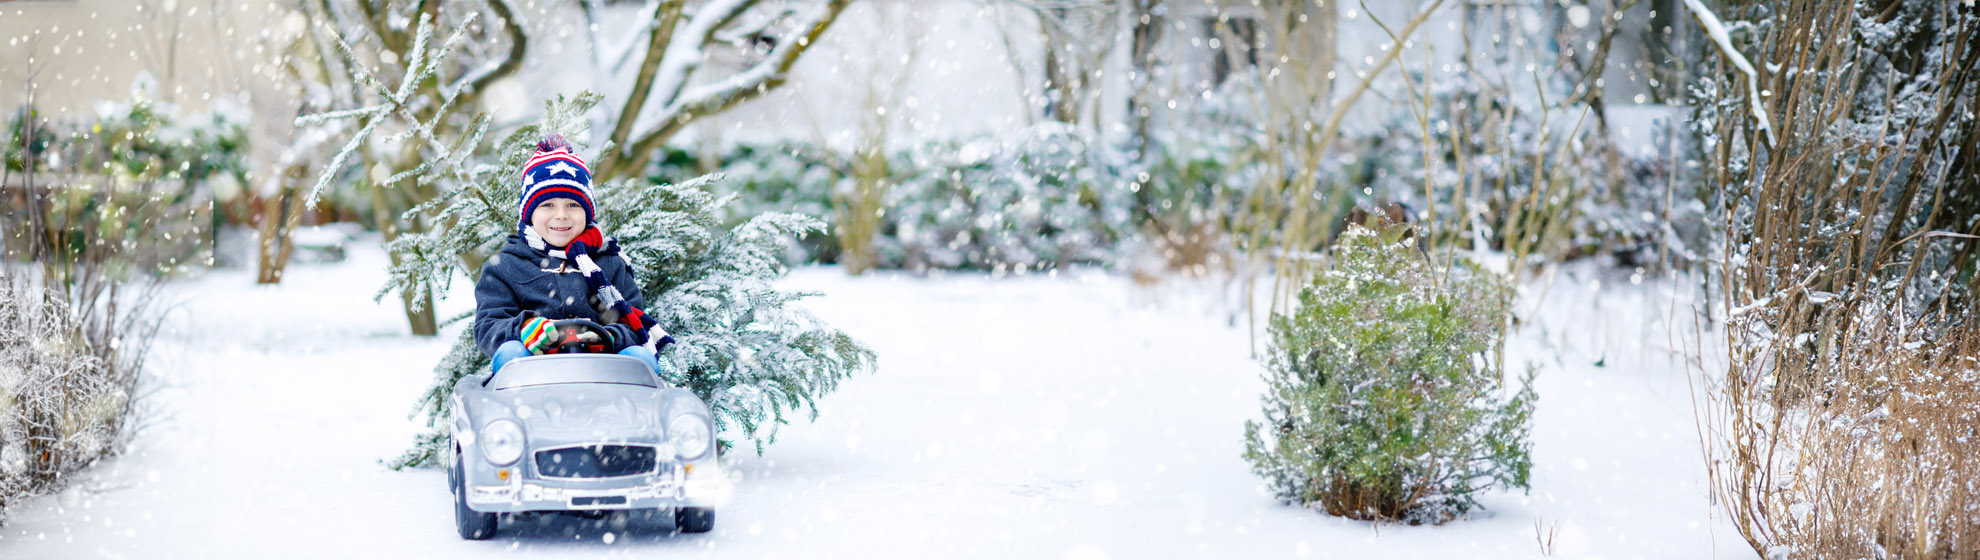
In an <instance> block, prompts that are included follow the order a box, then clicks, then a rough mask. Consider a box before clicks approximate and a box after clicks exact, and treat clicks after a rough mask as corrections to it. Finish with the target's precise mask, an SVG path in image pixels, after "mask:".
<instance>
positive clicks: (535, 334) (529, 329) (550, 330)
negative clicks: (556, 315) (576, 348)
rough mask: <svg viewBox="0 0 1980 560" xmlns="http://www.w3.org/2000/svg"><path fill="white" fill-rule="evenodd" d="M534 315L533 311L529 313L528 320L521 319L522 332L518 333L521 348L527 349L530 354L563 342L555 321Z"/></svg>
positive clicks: (562, 334)
mask: <svg viewBox="0 0 1980 560" xmlns="http://www.w3.org/2000/svg"><path fill="white" fill-rule="evenodd" d="M535 315H536V314H535V313H530V314H529V320H527V321H523V325H522V333H521V335H520V339H521V340H522V345H523V348H524V349H526V350H529V353H530V354H542V353H543V352H544V351H546V350H549V349H551V348H556V347H557V345H559V344H563V342H564V333H563V332H562V331H559V330H557V327H556V324H555V323H556V321H551V320H549V319H545V318H542V317H538V316H535Z"/></svg>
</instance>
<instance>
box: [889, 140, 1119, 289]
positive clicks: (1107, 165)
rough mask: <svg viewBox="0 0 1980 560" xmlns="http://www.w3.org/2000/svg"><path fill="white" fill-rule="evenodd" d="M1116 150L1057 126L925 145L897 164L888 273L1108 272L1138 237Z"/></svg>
mask: <svg viewBox="0 0 1980 560" xmlns="http://www.w3.org/2000/svg"><path fill="white" fill-rule="evenodd" d="M1109 153H1110V152H1109V151H1108V148H1107V147H1105V146H1104V145H1101V144H1100V143H1098V142H1096V141H1093V140H1091V139H1089V138H1087V137H1085V136H1084V135H1082V134H1080V133H1079V132H1078V131H1077V130H1076V129H1074V128H1072V127H1070V126H1067V125H1062V124H1057V123H1045V124H1040V125H1037V126H1035V127H1033V128H1030V129H1027V130H1023V131H1020V132H1017V133H1015V134H1014V135H1013V136H1009V137H1003V138H985V139H978V140H975V141H968V142H960V143H952V142H935V143H929V144H924V145H921V146H918V147H916V148H915V149H912V150H909V151H908V152H907V153H905V154H901V155H899V156H896V158H895V160H896V161H898V162H900V163H898V164H895V163H890V164H889V165H890V166H892V168H894V169H899V170H903V171H900V172H898V173H897V177H898V178H897V181H898V183H897V184H896V185H895V186H894V187H893V189H892V190H891V191H889V193H888V201H887V205H886V207H887V216H886V219H885V223H884V225H883V228H882V231H881V239H880V240H879V241H878V242H877V243H876V245H877V246H878V248H879V262H880V263H881V266H885V267H893V268H904V269H908V270H917V271H919V270H927V269H931V268H935V269H978V270H982V269H989V270H1027V269H1029V270H1042V269H1049V268H1057V267H1060V266H1065V265H1069V264H1107V263H1110V262H1111V260H1112V259H1113V257H1114V246H1115V243H1116V242H1117V241H1119V240H1120V239H1121V238H1122V237H1124V236H1127V235H1131V234H1132V230H1133V225H1132V222H1131V221H1130V218H1131V216H1132V214H1131V210H1132V208H1131V207H1130V201H1131V198H1130V193H1129V191H1128V189H1127V183H1126V181H1123V180H1120V179H1118V178H1116V177H1115V173H1117V171H1116V170H1118V169H1120V166H1119V164H1118V163H1115V162H1113V161H1112V159H1113V158H1110V157H1109V155H1108V154H1109Z"/></svg>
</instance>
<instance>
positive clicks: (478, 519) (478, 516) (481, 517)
mask: <svg viewBox="0 0 1980 560" xmlns="http://www.w3.org/2000/svg"><path fill="white" fill-rule="evenodd" d="M452 478H453V481H454V528H455V529H458V530H460V532H461V538H463V539H468V540H475V541H480V540H487V539H488V538H490V537H493V536H495V516H496V514H493V513H482V512H478V511H475V510H474V509H472V508H469V507H468V505H467V476H466V472H465V471H462V470H461V457H460V454H458V453H456V454H455V455H454V476H453V477H452Z"/></svg>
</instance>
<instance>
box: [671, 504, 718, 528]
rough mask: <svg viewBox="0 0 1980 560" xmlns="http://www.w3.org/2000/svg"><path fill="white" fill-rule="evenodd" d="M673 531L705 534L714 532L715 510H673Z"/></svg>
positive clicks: (694, 508) (691, 508)
mask: <svg viewBox="0 0 1980 560" xmlns="http://www.w3.org/2000/svg"><path fill="white" fill-rule="evenodd" d="M674 529H675V530H678V531H680V532H683V533H706V532H709V531H713V530H715V508H699V507H684V508H677V509H675V510H674Z"/></svg>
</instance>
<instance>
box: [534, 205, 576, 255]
mask: <svg viewBox="0 0 1980 560" xmlns="http://www.w3.org/2000/svg"><path fill="white" fill-rule="evenodd" d="M529 227H530V229H534V230H536V234H537V235H540V236H543V241H544V242H546V243H549V244H551V245H556V246H558V247H565V246H569V245H570V244H571V240H572V239H577V236H578V234H579V233H583V232H584V206H581V205H579V204H578V203H577V201H575V200H571V199H568V198H552V199H549V200H545V201H543V202H542V203H540V204H537V205H536V212H534V213H532V214H530V216H529Z"/></svg>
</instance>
